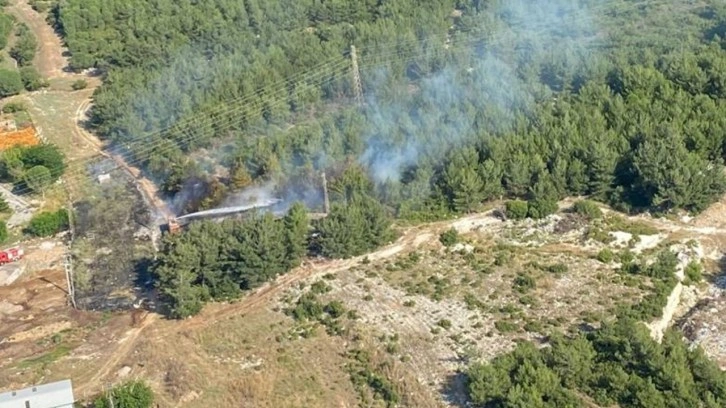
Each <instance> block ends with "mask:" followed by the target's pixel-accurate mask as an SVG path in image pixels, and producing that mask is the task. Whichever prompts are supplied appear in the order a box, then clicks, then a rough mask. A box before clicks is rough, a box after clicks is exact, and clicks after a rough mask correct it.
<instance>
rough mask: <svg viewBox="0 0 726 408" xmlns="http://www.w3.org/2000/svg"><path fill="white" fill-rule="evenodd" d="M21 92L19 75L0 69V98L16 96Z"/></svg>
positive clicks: (21, 85)
mask: <svg viewBox="0 0 726 408" xmlns="http://www.w3.org/2000/svg"><path fill="white" fill-rule="evenodd" d="M22 90H23V81H22V79H20V73H18V72H16V71H11V70H9V69H3V68H0V98H5V97H7V96H11V95H17V94H19V93H20V91H22Z"/></svg>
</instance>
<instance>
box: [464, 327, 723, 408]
mask: <svg viewBox="0 0 726 408" xmlns="http://www.w3.org/2000/svg"><path fill="white" fill-rule="evenodd" d="M550 345H551V347H547V348H544V349H537V348H536V347H535V346H534V345H532V344H531V343H522V344H520V345H519V346H518V347H517V348H516V349H515V350H514V351H513V352H511V353H509V354H506V355H503V356H501V357H498V358H496V359H494V361H492V363H491V364H476V365H474V366H472V367H471V369H470V370H469V372H468V380H469V381H468V382H469V385H468V388H469V395H470V397H471V399H472V401H473V402H474V406H477V407H590V406H602V407H610V406H620V407H648V408H670V407H673V408H675V407H703V408H716V407H722V406H724V404H726V376H725V375H724V373H723V372H722V371H721V370H719V368H718V365H717V364H715V363H714V362H713V361H710V360H708V358H707V357H706V356H705V355H704V354H703V351H702V350H701V349H695V350H689V349H688V345H687V344H685V343H684V342H683V340H682V339H681V337H680V334H678V333H676V332H669V333H668V334H667V335H666V337H665V338H664V340H663V342H662V343H661V344H659V343H656V342H655V341H654V340H653V339H651V338H650V336H649V335H648V330H647V329H646V328H645V327H644V326H643V325H642V324H640V323H639V322H636V321H633V320H628V319H621V320H619V321H616V322H614V323H609V324H607V325H605V326H604V327H603V328H601V329H598V330H596V331H593V332H591V333H588V334H584V333H582V334H579V335H577V336H576V337H574V338H566V337H564V336H562V335H555V336H552V338H551V339H550ZM593 402H595V403H597V405H595V404H593Z"/></svg>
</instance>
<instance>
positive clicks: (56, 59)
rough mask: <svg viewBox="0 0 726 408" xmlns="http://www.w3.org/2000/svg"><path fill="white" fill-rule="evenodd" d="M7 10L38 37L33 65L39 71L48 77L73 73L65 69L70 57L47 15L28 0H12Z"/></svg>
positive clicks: (59, 76) (65, 75) (58, 76)
mask: <svg viewBox="0 0 726 408" xmlns="http://www.w3.org/2000/svg"><path fill="white" fill-rule="evenodd" d="M6 10H7V11H8V12H10V14H12V15H13V16H15V17H16V18H17V19H18V21H19V22H21V23H25V24H26V25H27V26H28V27H29V28H30V29H31V30H32V31H33V33H34V34H35V36H36V37H37V39H38V46H39V49H38V52H37V53H36V54H35V58H34V60H33V65H35V67H36V68H37V69H38V72H40V74H41V75H42V76H44V77H46V78H61V77H68V76H71V75H72V74H70V73H68V72H66V71H65V68H66V67H67V66H68V58H66V57H65V56H64V51H65V50H66V49H65V47H64V46H63V42H62V41H61V39H60V37H58V35H56V33H55V31H54V30H53V28H52V27H51V26H50V25H48V23H47V22H46V21H45V16H44V15H42V14H39V13H38V12H36V11H35V10H33V8H32V7H30V5H29V4H28V0H10V4H9V5H8V6H7V8H6Z"/></svg>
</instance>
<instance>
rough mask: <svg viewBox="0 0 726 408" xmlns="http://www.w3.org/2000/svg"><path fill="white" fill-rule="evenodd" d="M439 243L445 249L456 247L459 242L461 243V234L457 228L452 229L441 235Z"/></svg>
mask: <svg viewBox="0 0 726 408" xmlns="http://www.w3.org/2000/svg"><path fill="white" fill-rule="evenodd" d="M439 242H441V243H442V244H443V245H444V246H445V247H450V246H454V245H455V244H456V243H457V242H459V232H458V231H457V230H456V228H454V227H451V228H449V229H448V230H446V231H444V232H442V233H441V235H439Z"/></svg>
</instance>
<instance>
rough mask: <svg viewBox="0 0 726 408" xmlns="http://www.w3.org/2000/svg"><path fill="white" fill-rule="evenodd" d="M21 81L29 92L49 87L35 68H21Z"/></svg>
mask: <svg viewBox="0 0 726 408" xmlns="http://www.w3.org/2000/svg"><path fill="white" fill-rule="evenodd" d="M20 80H21V81H22V82H23V86H24V87H25V90H27V91H37V90H38V89H40V88H43V87H45V86H47V85H48V84H47V83H46V82H45V80H43V77H41V76H40V74H39V73H38V71H37V70H36V69H35V68H33V67H22V68H20Z"/></svg>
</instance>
